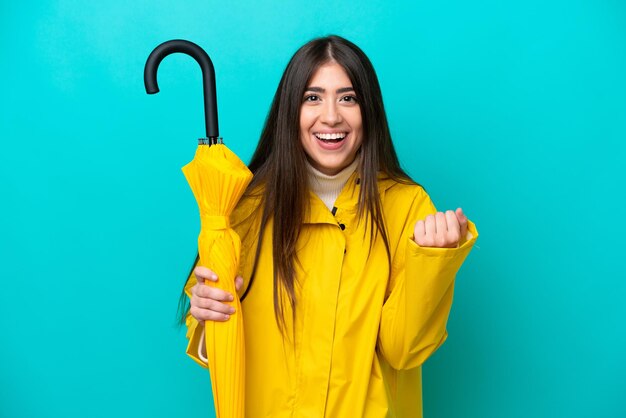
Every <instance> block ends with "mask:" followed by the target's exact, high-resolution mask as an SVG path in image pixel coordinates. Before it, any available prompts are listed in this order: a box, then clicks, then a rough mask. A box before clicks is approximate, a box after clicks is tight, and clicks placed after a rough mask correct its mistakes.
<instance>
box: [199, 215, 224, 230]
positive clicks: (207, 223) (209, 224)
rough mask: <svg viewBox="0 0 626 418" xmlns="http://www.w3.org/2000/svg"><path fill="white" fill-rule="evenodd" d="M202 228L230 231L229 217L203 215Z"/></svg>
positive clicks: (201, 219)
mask: <svg viewBox="0 0 626 418" xmlns="http://www.w3.org/2000/svg"><path fill="white" fill-rule="evenodd" d="M200 222H201V223H202V228H207V229H228V228H230V220H229V219H228V216H221V215H218V216H215V215H202V216H200Z"/></svg>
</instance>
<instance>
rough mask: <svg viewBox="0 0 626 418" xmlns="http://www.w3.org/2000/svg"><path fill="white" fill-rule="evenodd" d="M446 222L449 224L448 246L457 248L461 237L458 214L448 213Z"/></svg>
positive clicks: (449, 211)
mask: <svg viewBox="0 0 626 418" xmlns="http://www.w3.org/2000/svg"><path fill="white" fill-rule="evenodd" d="M446 222H447V224H448V234H447V240H446V241H447V244H449V246H451V247H455V246H456V245H457V244H458V243H459V239H460V237H461V227H460V225H459V220H458V219H457V217H456V214H455V213H454V212H453V211H451V210H447V211H446Z"/></svg>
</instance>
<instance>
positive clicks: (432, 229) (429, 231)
mask: <svg viewBox="0 0 626 418" xmlns="http://www.w3.org/2000/svg"><path fill="white" fill-rule="evenodd" d="M424 229H425V230H426V237H427V238H435V236H436V235H437V226H436V222H435V216H434V215H428V216H427V217H426V219H425V220H424Z"/></svg>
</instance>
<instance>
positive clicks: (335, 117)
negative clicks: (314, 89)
mask: <svg viewBox="0 0 626 418" xmlns="http://www.w3.org/2000/svg"><path fill="white" fill-rule="evenodd" d="M320 110H321V112H322V113H321V115H320V120H321V122H323V123H325V124H327V125H330V126H333V125H336V124H338V123H340V122H341V112H340V110H339V108H338V107H337V103H335V102H334V101H332V100H329V101H327V102H326V103H324V105H323V106H322V109H320Z"/></svg>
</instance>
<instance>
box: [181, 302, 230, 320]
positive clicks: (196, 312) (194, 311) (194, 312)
mask: <svg viewBox="0 0 626 418" xmlns="http://www.w3.org/2000/svg"><path fill="white" fill-rule="evenodd" d="M189 313H190V314H191V316H193V317H194V318H196V320H197V321H198V322H201V323H203V322H204V321H217V322H224V321H228V319H229V318H230V315H228V314H223V313H219V312H214V311H211V310H208V309H202V308H198V307H197V306H192V307H191V309H189Z"/></svg>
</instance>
